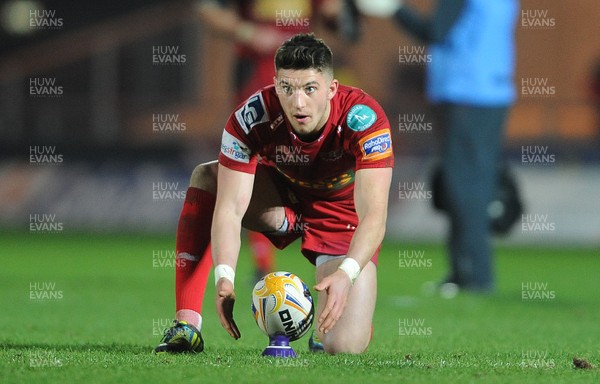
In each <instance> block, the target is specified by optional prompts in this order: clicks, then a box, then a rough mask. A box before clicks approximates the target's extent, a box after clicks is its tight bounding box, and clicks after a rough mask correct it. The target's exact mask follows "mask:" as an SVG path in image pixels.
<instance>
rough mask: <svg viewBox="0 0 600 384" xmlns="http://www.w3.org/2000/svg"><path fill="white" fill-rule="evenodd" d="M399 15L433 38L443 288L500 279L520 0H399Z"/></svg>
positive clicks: (430, 94) (430, 79) (411, 28)
mask: <svg viewBox="0 0 600 384" xmlns="http://www.w3.org/2000/svg"><path fill="white" fill-rule="evenodd" d="M398 4H399V8H398V9H397V10H396V12H395V13H394V14H393V18H394V20H395V21H396V23H397V24H398V25H400V26H402V27H403V28H405V29H406V30H407V31H408V32H410V33H411V34H412V35H414V36H415V37H416V38H418V39H419V40H421V41H423V42H424V43H425V44H427V46H428V54H429V55H430V62H429V63H427V69H426V71H427V72H426V93H427V98H428V100H429V101H430V102H431V103H432V104H433V105H434V106H435V109H436V112H437V114H438V118H439V124H440V125H441V128H442V132H441V142H440V147H441V148H440V149H441V172H442V188H443V189H442V193H443V198H444V200H445V204H446V209H447V212H448V214H449V219H450V233H449V239H448V253H449V258H450V273H449V275H448V277H447V278H446V280H444V281H443V284H442V286H441V288H442V289H443V288H444V287H446V288H447V287H448V286H452V287H453V288H454V289H455V288H459V289H464V290H469V291H476V292H483V293H488V292H492V291H493V290H494V287H495V277H494V268H493V250H492V245H491V234H490V217H489V215H488V212H487V209H488V204H489V202H490V201H491V200H492V197H493V193H494V190H495V188H496V184H495V183H496V180H497V179H498V177H497V171H498V164H499V158H500V153H501V145H502V137H503V131H504V126H505V122H506V118H507V114H508V111H509V108H510V106H511V105H512V104H513V103H514V101H515V98H516V91H515V84H514V80H513V76H514V70H515V37H514V33H515V23H516V20H517V18H518V9H519V4H518V1H517V0H492V1H490V0H438V2H437V4H436V6H435V7H434V9H433V11H432V13H430V14H429V15H422V14H420V13H418V12H416V11H415V10H413V9H412V8H410V7H409V6H407V5H406V4H402V3H401V2H398Z"/></svg>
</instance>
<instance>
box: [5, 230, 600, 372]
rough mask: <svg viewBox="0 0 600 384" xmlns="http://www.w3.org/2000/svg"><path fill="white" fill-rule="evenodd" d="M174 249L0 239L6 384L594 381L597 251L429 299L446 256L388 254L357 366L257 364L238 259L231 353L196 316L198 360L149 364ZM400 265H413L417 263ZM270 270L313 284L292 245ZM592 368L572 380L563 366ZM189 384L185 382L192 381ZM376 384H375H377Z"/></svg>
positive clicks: (327, 359) (533, 255)
mask: <svg viewBox="0 0 600 384" xmlns="http://www.w3.org/2000/svg"><path fill="white" fill-rule="evenodd" d="M173 243H174V240H173V237H172V236H167V237H165V236H149V235H144V236H140V235H122V236H115V235H85V234H79V235H73V234H71V235H69V234H66V233H65V234H63V233H57V234H29V233H4V234H1V235H0V254H1V255H2V256H1V260H2V264H1V268H0V290H1V292H2V293H1V295H0V304H1V307H0V308H1V309H0V311H1V313H2V315H1V316H0V329H1V330H2V332H1V335H0V342H1V344H0V345H1V347H0V372H2V374H1V379H0V381H1V382H3V383H34V382H44V383H55V382H57V383H58V382H60V383H83V382H85V383H96V382H99V383H119V382H126V383H135V382H140V383H153V382H157V383H159V382H160V383H164V382H171V383H185V382H203V383H204V382H206V383H209V382H218V383H229V382H239V383H265V382H270V383H273V382H285V383H313V382H314V383H338V382H341V383H354V382H356V383H366V382H377V383H386V382H389V383H446V382H457V383H469V382H482V383H534V382H535V383H550V382H564V383H580V382H581V383H583V382H586V383H593V382H600V368H599V367H600V251H599V250H598V249H580V248H569V249H566V248H565V249H528V248H517V247H499V248H498V250H497V260H496V266H497V275H498V292H497V293H495V294H494V295H492V296H478V295H472V294H464V293H463V294H460V295H459V296H458V297H456V298H454V299H444V298H441V297H439V296H427V295H425V294H424V293H422V284H423V283H424V282H426V281H432V280H438V279H439V278H440V277H442V275H443V274H444V271H445V270H446V259H445V257H444V247H443V246H442V245H436V244H427V245H424V244H392V243H386V244H385V245H384V247H383V250H382V253H381V256H380V266H379V285H378V290H379V293H378V301H377V308H376V312H375V320H374V325H375V334H374V337H373V341H372V344H371V346H370V348H369V350H368V352H367V353H365V354H363V355H360V356H354V355H337V356H325V355H314V354H310V353H308V351H307V337H305V338H303V339H301V340H299V341H297V342H294V343H292V345H293V347H294V349H295V350H296V352H297V353H298V358H297V359H288V360H280V359H270V358H263V357H261V356H260V353H261V351H262V350H263V348H264V347H265V346H266V344H267V339H266V337H264V336H263V335H262V334H261V333H260V331H259V329H258V327H257V326H256V324H255V323H254V320H253V318H252V314H251V310H250V292H251V287H252V286H253V284H254V278H253V277H252V276H253V273H252V267H251V263H250V261H249V255H248V251H247V249H246V248H244V250H243V253H242V255H241V256H240V265H239V268H238V273H237V276H238V277H237V279H236V280H237V281H236V292H237V295H238V301H237V303H236V309H235V315H236V320H237V322H238V325H239V327H240V329H241V332H242V338H241V339H240V340H237V341H234V340H232V339H231V338H230V337H229V336H228V335H227V334H226V333H225V331H224V330H223V329H221V327H220V325H219V323H218V320H217V319H216V317H215V310H214V300H213V297H214V284H213V283H212V276H211V280H209V289H208V291H207V300H206V302H205V308H204V326H203V335H204V338H205V342H206V349H205V352H204V353H202V354H198V355H182V356H171V355H167V356H165V355H158V356H157V355H154V354H153V353H152V349H153V348H154V347H155V346H156V344H157V343H158V341H159V339H160V335H161V333H162V330H163V328H164V327H166V326H167V325H168V322H169V321H170V319H171V317H172V316H173V313H174V297H173V290H174V286H173V279H174V273H173V269H172V256H173V253H172V252H173V251H172V249H173V245H174V244H173ZM409 259H416V260H420V261H418V262H413V261H408V260H409ZM277 264H278V269H280V270H289V271H292V272H294V273H296V274H298V275H300V276H301V277H302V278H303V279H304V280H305V281H306V282H307V284H308V285H309V286H312V285H313V284H314V277H313V267H312V266H311V265H310V264H308V263H307V262H306V261H305V260H304V259H303V258H302V257H301V256H300V255H299V252H298V243H296V244H293V245H292V246H290V247H289V249H288V250H286V251H284V252H280V253H279V254H278V259H277ZM575 357H577V358H581V359H585V361H586V362H588V363H590V364H591V365H592V368H590V369H577V368H574V365H573V358H575ZM190 380H191V381H190ZM375 380H377V381H375Z"/></svg>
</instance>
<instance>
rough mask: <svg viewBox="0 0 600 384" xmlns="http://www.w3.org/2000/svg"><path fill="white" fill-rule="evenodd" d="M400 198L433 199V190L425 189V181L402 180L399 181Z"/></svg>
mask: <svg viewBox="0 0 600 384" xmlns="http://www.w3.org/2000/svg"><path fill="white" fill-rule="evenodd" d="M398 198H399V199H400V200H431V199H432V198H433V192H432V191H431V190H427V189H425V183H424V182H414V181H413V182H407V181H401V182H399V183H398Z"/></svg>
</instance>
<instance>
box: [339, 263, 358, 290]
mask: <svg viewBox="0 0 600 384" xmlns="http://www.w3.org/2000/svg"><path fill="white" fill-rule="evenodd" d="M338 269H341V270H342V271H344V272H346V274H347V275H348V277H349V278H350V281H352V284H354V280H356V278H357V277H358V275H359V274H360V265H358V262H357V261H356V260H354V259H351V258H348V257H346V258H345V259H344V261H342V264H340V266H339V267H338Z"/></svg>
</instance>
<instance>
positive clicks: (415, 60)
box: [398, 45, 431, 65]
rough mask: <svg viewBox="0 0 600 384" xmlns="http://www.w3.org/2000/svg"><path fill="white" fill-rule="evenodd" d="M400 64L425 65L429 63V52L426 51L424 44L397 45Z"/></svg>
mask: <svg viewBox="0 0 600 384" xmlns="http://www.w3.org/2000/svg"><path fill="white" fill-rule="evenodd" d="M398 62H399V63H400V64H410V65H425V64H429V63H431V54H428V53H426V48H425V46H414V45H404V46H402V45H401V46H399V47H398Z"/></svg>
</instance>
